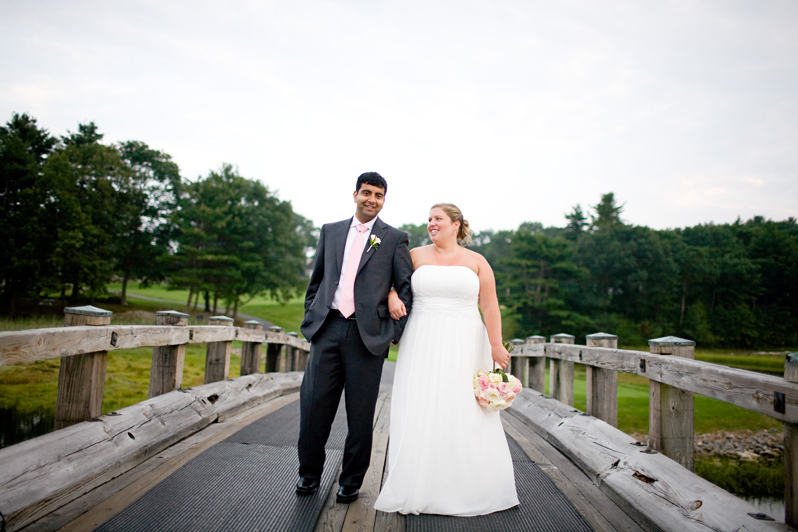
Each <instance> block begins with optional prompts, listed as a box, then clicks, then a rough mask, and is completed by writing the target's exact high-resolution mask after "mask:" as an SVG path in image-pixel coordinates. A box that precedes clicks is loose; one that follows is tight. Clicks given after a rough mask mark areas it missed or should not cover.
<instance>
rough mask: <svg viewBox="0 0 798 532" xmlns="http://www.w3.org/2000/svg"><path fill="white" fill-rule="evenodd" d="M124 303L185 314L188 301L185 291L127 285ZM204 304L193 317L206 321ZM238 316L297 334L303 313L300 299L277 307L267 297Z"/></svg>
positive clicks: (221, 308)
mask: <svg viewBox="0 0 798 532" xmlns="http://www.w3.org/2000/svg"><path fill="white" fill-rule="evenodd" d="M121 289H122V285H121V284H115V285H110V287H109V290H111V291H112V292H119V291H121ZM127 290H128V294H127V295H128V302H129V303H130V304H131V305H135V306H136V307H139V306H140V305H146V304H149V305H150V306H152V305H156V306H163V307H170V308H169V309H168V310H179V311H180V312H185V309H186V301H187V300H188V290H167V289H166V288H164V287H163V286H149V287H147V288H141V287H140V286H139V285H138V283H130V284H129V285H128V289H127ZM137 295H142V296H147V297H154V298H158V299H167V300H169V301H173V302H174V304H173V305H168V304H166V303H155V302H151V301H146V300H144V299H140V298H137V297H136V296H137ZM218 305H219V308H217V309H216V310H217V312H218V313H222V312H224V306H223V302H222V301H219V302H218ZM204 308H205V304H204V301H203V300H202V299H200V302H199V305H198V307H197V313H199V314H202V315H203V316H204V317H206V318H207V314H208V313H207V312H204ZM238 311H239V313H243V314H248V315H250V316H255V317H256V318H260V319H263V320H266V321H270V322H272V323H274V324H275V325H278V326H280V327H282V328H283V329H285V330H286V331H287V332H292V331H295V332H299V326H300V325H301V324H302V316H303V314H304V312H305V307H304V298H303V297H295V298H293V299H291V300H290V301H289V302H288V303H281V302H279V301H276V300H274V299H272V298H271V297H268V296H258V297H256V298H254V299H253V300H252V301H250V302H249V303H247V304H246V305H244V306H242V307H240V308H239V309H238Z"/></svg>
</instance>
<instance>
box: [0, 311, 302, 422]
mask: <svg viewBox="0 0 798 532" xmlns="http://www.w3.org/2000/svg"><path fill="white" fill-rule="evenodd" d="M64 312H65V319H64V325H65V327H57V328H48V329H31V330H25V331H12V332H2V333H0V366H7V365H13V364H21V363H25V362H35V361H37V360H47V359H51V358H57V357H60V358H61V364H60V368H59V375H58V398H57V400H56V414H55V416H56V428H63V427H67V426H69V425H72V424H74V423H79V422H81V421H86V420H89V419H94V418H96V417H97V416H99V415H100V414H102V400H103V387H104V382H105V368H106V361H107V357H108V353H109V352H111V351H115V350H117V349H131V348H135V347H152V348H153V352H152V367H151V370H150V386H149V397H150V398H152V397H156V396H159V395H162V394H164V393H167V392H170V391H173V390H178V389H180V387H181V385H182V381H183V362H184V359H185V353H186V345H187V344H198V343H206V344H207V356H206V360H205V384H208V383H212V382H218V381H223V380H226V379H228V378H229V373H230V354H231V351H232V342H233V341H234V340H238V341H241V342H242V349H241V375H249V374H254V373H260V372H262V369H261V368H262V367H263V366H264V364H265V371H266V372H270V371H271V372H275V371H301V370H304V368H305V365H306V364H307V357H308V353H309V350H310V344H309V343H308V342H307V341H305V340H302V339H300V338H299V335H298V334H297V333H288V334H285V331H284V330H283V329H282V328H280V327H272V328H271V329H270V330H269V331H264V330H263V326H262V325H261V324H260V323H259V322H257V321H254V320H253V321H248V322H246V323H245V324H244V327H234V326H233V319H232V318H229V317H227V316H213V317H211V318H209V325H188V314H183V313H182V312H176V311H171V310H169V311H160V312H156V325H153V326H148V325H111V315H112V312H110V311H107V310H102V309H99V308H96V307H92V306H86V307H73V308H66V309H64ZM263 344H266V345H267V349H266V353H265V357H264V356H263V353H262V352H261V346H262V345H263ZM264 358H265V361H264Z"/></svg>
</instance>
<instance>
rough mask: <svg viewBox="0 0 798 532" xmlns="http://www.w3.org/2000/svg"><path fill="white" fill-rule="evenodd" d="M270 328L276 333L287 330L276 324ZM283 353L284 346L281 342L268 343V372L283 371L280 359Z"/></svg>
mask: <svg viewBox="0 0 798 532" xmlns="http://www.w3.org/2000/svg"><path fill="white" fill-rule="evenodd" d="M269 330H270V331H271V332H276V333H281V332H285V329H283V328H282V327H278V326H276V325H274V326H272V327H269ZM282 353H283V346H282V345H281V344H268V347H266V373H272V372H275V371H281V369H280V365H281V364H280V359H281V358H282V357H281V356H280V355H282Z"/></svg>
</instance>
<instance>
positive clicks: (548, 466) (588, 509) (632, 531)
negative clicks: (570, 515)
mask: <svg viewBox="0 0 798 532" xmlns="http://www.w3.org/2000/svg"><path fill="white" fill-rule="evenodd" d="M502 423H503V425H504V428H505V430H506V431H507V433H508V434H509V435H510V436H512V438H513V439H514V440H515V441H516V442H518V445H520V446H521V448H522V449H523V450H524V452H525V453H526V454H527V456H529V458H531V459H532V460H533V461H534V462H535V463H536V464H537V465H538V466H540V468H541V470H542V471H543V472H544V473H545V474H546V475H547V476H548V477H549V478H550V479H551V480H552V482H554V484H555V485H556V486H557V488H558V489H559V490H560V491H561V492H562V493H563V495H565V497H566V498H567V499H568V500H569V501H570V502H571V504H573V505H574V507H575V508H576V509H577V510H578V511H579V513H580V514H582V516H583V517H584V518H585V519H587V521H588V522H589V523H590V525H591V526H592V527H593V528H594V529H595V530H596V531H597V532H616V531H623V532H641V531H642V530H643V529H642V528H641V527H640V525H638V524H637V523H636V522H635V521H634V520H633V519H632V518H631V517H629V516H628V515H627V514H626V513H625V512H624V511H623V510H621V509H620V508H619V507H618V505H616V504H615V502H613V501H612V499H610V498H609V497H608V496H607V494H605V493H603V492H602V491H601V490H600V489H599V488H598V487H597V486H596V485H595V484H593V483H592V482H591V481H590V480H589V479H588V478H587V477H586V476H585V475H584V473H582V471H581V470H580V469H579V468H577V467H576V466H575V465H574V464H573V463H572V462H571V461H569V460H568V459H567V458H565V457H564V456H563V455H562V454H560V453H559V451H557V450H556V449H555V448H554V447H552V446H551V445H550V444H549V443H548V442H546V441H545V440H543V439H542V438H541V437H540V436H539V435H538V434H537V433H535V432H534V431H533V430H532V428H531V427H529V426H527V425H525V424H524V423H523V422H522V421H521V420H520V419H518V418H516V417H515V416H514V415H512V413H509V412H508V413H507V414H505V413H503V414H502ZM552 461H553V462H554V463H552ZM555 464H556V465H555Z"/></svg>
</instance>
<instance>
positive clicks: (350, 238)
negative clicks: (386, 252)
mask: <svg viewBox="0 0 798 532" xmlns="http://www.w3.org/2000/svg"><path fill="white" fill-rule="evenodd" d="M376 221H377V218H376V217H375V218H373V219H372V220H371V221H370V222H367V223H363V222H361V221H360V220H358V219H357V216H353V217H352V224H351V225H350V226H349V232H348V233H347V234H346V246H345V247H344V261H343V262H342V263H341V276H340V277H339V278H338V287H337V288H336V289H335V294H333V299H332V303H331V304H330V307H331V308H333V309H337V308H338V305H339V304H340V303H341V291H342V288H341V281H343V280H344V272H345V271H346V263H347V262H348V261H349V251H350V250H351V249H352V242H354V240H355V235H357V229H356V227H357V226H358V225H365V226H366V230H365V231H364V232H363V242H364V245H365V242H368V239H369V235H371V230H372V229H373V228H374V222H376ZM363 253H365V251H363Z"/></svg>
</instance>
